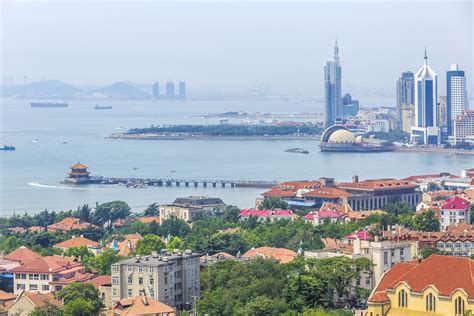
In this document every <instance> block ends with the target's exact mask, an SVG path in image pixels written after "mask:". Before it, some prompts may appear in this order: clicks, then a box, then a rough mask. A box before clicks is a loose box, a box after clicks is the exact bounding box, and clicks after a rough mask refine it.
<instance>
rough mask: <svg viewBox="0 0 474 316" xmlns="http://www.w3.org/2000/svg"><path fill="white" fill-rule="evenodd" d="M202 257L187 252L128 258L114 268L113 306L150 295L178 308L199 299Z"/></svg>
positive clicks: (187, 305)
mask: <svg viewBox="0 0 474 316" xmlns="http://www.w3.org/2000/svg"><path fill="white" fill-rule="evenodd" d="M199 264H200V263H199V254H197V253H192V252H191V251H190V250H186V251H185V252H180V251H174V252H173V253H164V254H157V253H153V254H152V255H150V256H143V257H136V258H130V259H125V260H122V261H120V262H117V263H114V264H113V265H112V303H113V305H114V304H115V303H116V302H118V301H119V300H121V299H124V298H133V297H136V296H140V295H143V293H144V295H146V296H148V297H151V298H152V299H155V300H158V301H160V302H162V303H164V304H167V305H169V306H172V307H176V308H178V309H190V308H191V307H192V306H193V304H194V302H195V300H196V299H197V298H198V297H199V289H200V286H199Z"/></svg>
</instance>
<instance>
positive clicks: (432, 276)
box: [369, 255, 474, 302]
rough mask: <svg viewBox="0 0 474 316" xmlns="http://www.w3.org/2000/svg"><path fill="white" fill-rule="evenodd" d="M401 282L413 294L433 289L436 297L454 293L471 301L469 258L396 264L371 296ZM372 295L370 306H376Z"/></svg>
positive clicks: (473, 277) (472, 264)
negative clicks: (428, 288)
mask: <svg viewBox="0 0 474 316" xmlns="http://www.w3.org/2000/svg"><path fill="white" fill-rule="evenodd" d="M400 282H405V283H406V284H407V285H408V286H409V287H410V288H411V289H412V291H413V292H416V293H421V292H422V291H423V289H425V288H426V287H427V286H433V287H435V288H436V289H437V290H438V291H439V294H440V295H443V296H450V295H451V294H452V293H453V292H454V291H456V290H457V289H462V290H464V291H465V292H466V293H467V296H468V298H469V299H474V261H473V260H471V259H469V258H463V257H455V256H442V255H431V256H429V257H428V258H427V259H425V260H424V261H422V262H421V263H413V262H412V263H397V264H395V266H394V267H393V268H391V269H390V270H388V271H387V272H386V273H385V274H384V276H383V278H382V280H381V281H380V282H379V284H378V286H377V288H376V290H375V291H374V293H373V294H376V293H383V292H385V291H386V289H394V288H395V287H396V286H397V285H398V284H399V283H400ZM375 299H377V297H375V296H374V295H372V296H371V297H370V298H369V301H370V302H376V300H375Z"/></svg>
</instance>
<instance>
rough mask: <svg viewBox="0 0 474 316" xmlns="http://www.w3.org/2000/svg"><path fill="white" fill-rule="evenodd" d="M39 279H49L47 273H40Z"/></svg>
mask: <svg viewBox="0 0 474 316" xmlns="http://www.w3.org/2000/svg"><path fill="white" fill-rule="evenodd" d="M41 280H49V275H48V274H42V275H41Z"/></svg>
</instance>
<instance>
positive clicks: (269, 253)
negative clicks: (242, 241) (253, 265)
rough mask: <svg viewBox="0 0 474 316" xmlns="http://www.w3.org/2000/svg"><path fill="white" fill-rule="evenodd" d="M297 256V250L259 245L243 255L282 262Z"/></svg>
mask: <svg viewBox="0 0 474 316" xmlns="http://www.w3.org/2000/svg"><path fill="white" fill-rule="evenodd" d="M296 256H297V254H296V252H295V251H293V250H290V249H286V248H273V247H258V248H252V249H250V250H249V251H247V252H246V253H244V254H243V255H242V257H247V258H255V257H263V258H267V259H269V258H272V259H275V260H278V261H279V262H280V263H288V262H290V261H292V260H293V259H294V258H295V257H296Z"/></svg>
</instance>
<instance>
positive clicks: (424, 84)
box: [411, 50, 440, 144]
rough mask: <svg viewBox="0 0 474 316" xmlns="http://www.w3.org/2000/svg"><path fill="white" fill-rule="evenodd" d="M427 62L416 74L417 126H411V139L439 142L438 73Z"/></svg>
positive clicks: (426, 57)
mask: <svg viewBox="0 0 474 316" xmlns="http://www.w3.org/2000/svg"><path fill="white" fill-rule="evenodd" d="M424 59H425V62H424V64H423V66H422V67H421V69H420V70H419V71H418V72H417V73H416V75H415V126H412V128H411V141H412V142H417V143H423V144H439V143H440V129H439V127H438V123H437V121H436V118H437V117H436V116H437V115H436V114H437V111H436V108H437V100H438V80H437V75H436V73H435V72H434V71H433V69H431V67H430V66H428V56H427V55H426V50H425V57H424Z"/></svg>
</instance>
